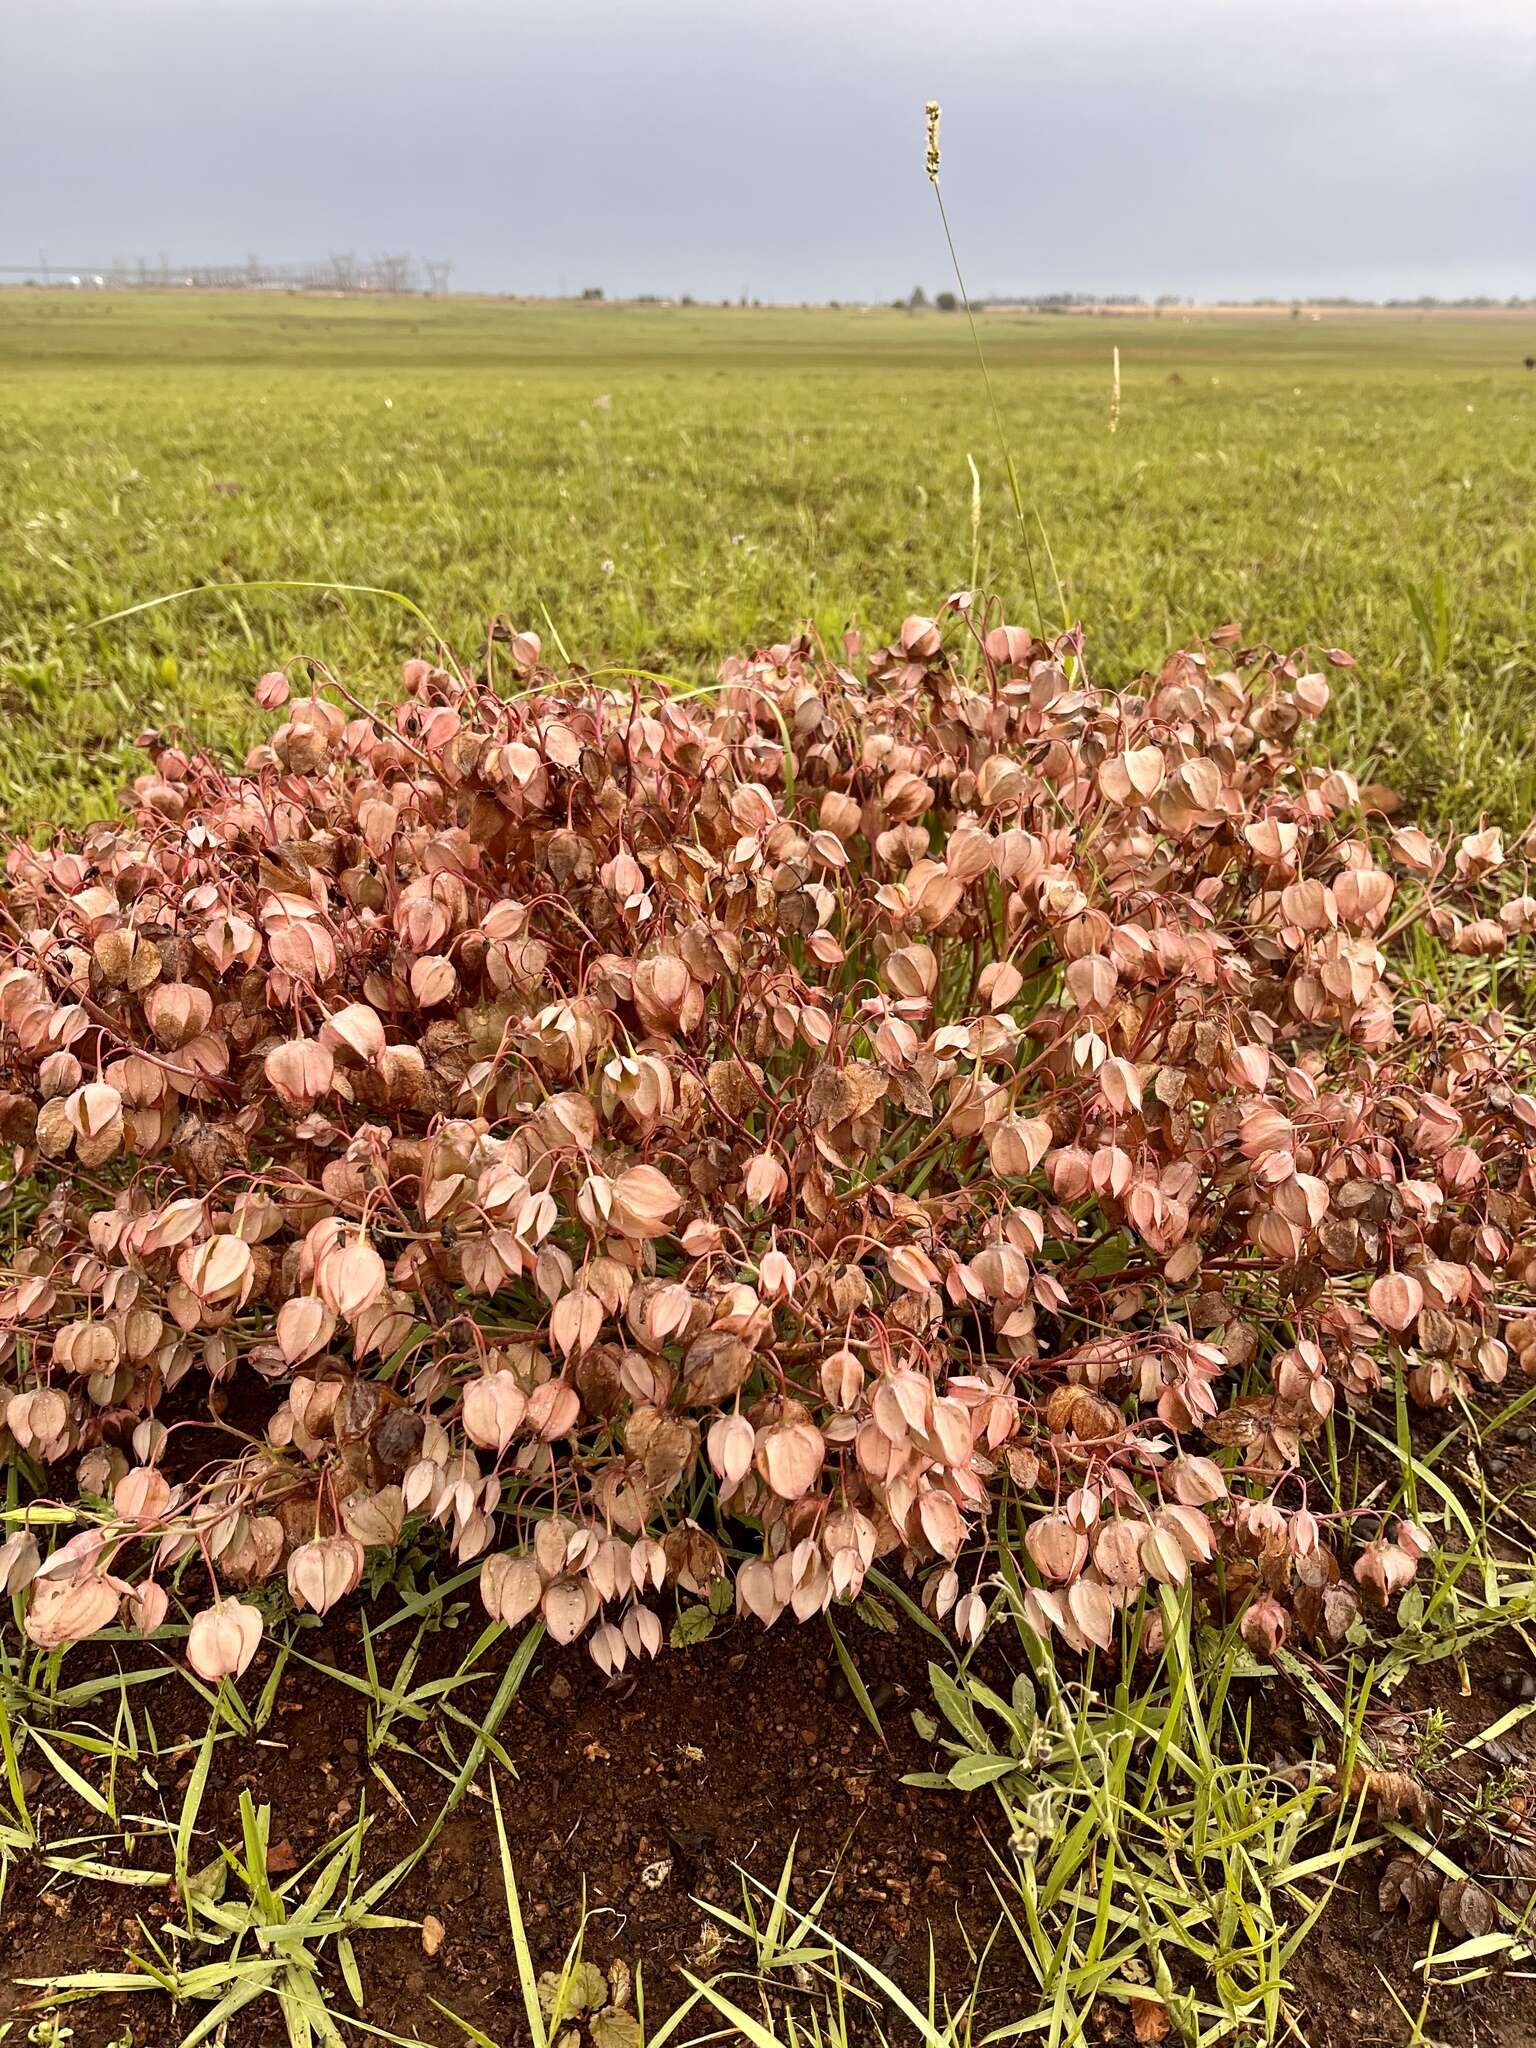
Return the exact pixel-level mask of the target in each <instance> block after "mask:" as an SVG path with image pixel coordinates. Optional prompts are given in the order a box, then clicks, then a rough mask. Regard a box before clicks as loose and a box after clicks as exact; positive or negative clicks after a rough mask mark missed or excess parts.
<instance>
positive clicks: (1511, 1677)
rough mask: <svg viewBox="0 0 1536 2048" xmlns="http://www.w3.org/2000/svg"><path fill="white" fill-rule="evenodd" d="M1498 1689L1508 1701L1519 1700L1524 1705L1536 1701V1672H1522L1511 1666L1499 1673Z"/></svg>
mask: <svg viewBox="0 0 1536 2048" xmlns="http://www.w3.org/2000/svg"><path fill="white" fill-rule="evenodd" d="M1498 1687H1499V1691H1500V1692H1501V1693H1502V1694H1503V1695H1504V1697H1505V1699H1507V1700H1518V1701H1519V1702H1520V1703H1521V1704H1522V1705H1524V1704H1525V1703H1526V1702H1527V1701H1530V1700H1536V1671H1521V1670H1517V1669H1516V1668H1515V1667H1514V1666H1513V1665H1511V1666H1510V1668H1509V1669H1508V1670H1507V1671H1501V1672H1500V1673H1499V1677H1498Z"/></svg>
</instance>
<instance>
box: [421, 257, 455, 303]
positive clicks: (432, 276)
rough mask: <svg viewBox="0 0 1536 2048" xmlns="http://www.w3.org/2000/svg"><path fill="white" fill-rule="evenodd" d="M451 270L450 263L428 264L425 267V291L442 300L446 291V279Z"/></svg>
mask: <svg viewBox="0 0 1536 2048" xmlns="http://www.w3.org/2000/svg"><path fill="white" fill-rule="evenodd" d="M452 270H453V265H452V264H451V263H429V264H428V265H427V290H428V291H429V292H431V294H432V296H433V297H434V298H436V299H440V298H442V296H443V295H444V293H445V292H446V291H447V289H448V279H449V276H450V274H451V273H452Z"/></svg>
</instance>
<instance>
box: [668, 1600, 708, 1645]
mask: <svg viewBox="0 0 1536 2048" xmlns="http://www.w3.org/2000/svg"><path fill="white" fill-rule="evenodd" d="M714 1630H715V1617H714V1616H713V1615H712V1614H711V1613H710V1611H709V1609H708V1608H707V1607H685V1608H684V1609H683V1611H682V1613H681V1614H680V1615H679V1616H678V1617H677V1619H676V1621H674V1622H673V1624H672V1634H671V1636H670V1637H669V1641H670V1642H671V1644H672V1647H673V1649H674V1650H686V1649H687V1648H688V1647H689V1646H690V1645H691V1644H693V1643H702V1642H703V1641H704V1639H705V1637H706V1636H710V1635H713V1634H714Z"/></svg>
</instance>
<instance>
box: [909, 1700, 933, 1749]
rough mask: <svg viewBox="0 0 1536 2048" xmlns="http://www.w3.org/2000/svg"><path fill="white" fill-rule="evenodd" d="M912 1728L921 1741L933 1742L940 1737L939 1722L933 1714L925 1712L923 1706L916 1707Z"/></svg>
mask: <svg viewBox="0 0 1536 2048" xmlns="http://www.w3.org/2000/svg"><path fill="white" fill-rule="evenodd" d="M912 1729H913V1732H914V1734H915V1735H916V1736H917V1739H918V1741H919V1742H933V1741H935V1740H936V1739H937V1737H938V1733H939V1724H938V1722H937V1721H935V1719H934V1718H933V1716H932V1714H925V1713H924V1712H923V1710H922V1708H921V1707H914V1708H913V1709H912Z"/></svg>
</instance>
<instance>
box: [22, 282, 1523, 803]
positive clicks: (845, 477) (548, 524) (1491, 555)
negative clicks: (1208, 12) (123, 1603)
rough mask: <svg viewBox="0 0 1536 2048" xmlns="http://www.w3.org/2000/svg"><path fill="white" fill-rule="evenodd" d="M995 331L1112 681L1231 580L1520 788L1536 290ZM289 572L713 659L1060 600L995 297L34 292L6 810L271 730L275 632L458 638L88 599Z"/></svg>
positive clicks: (1358, 725)
mask: <svg viewBox="0 0 1536 2048" xmlns="http://www.w3.org/2000/svg"><path fill="white" fill-rule="evenodd" d="M980 325H981V330H982V334H983V340H984V346H985V350H986V355H987V360H988V363H989V365H990V368H991V371H992V375H993V380H994V383H995V386H996V390H997V394H998V400H999V404H1000V407H1001V411H1002V415H1003V420H1004V423H1005V428H1006V432H1007V435H1008V439H1009V441H1010V443H1011V445H1012V448H1013V450H1014V453H1015V456H1016V459H1017V463H1018V467H1019V471H1020V475H1021V478H1022V481H1023V485H1024V489H1025V492H1026V495H1027V498H1028V500H1029V502H1030V503H1031V504H1032V506H1033V507H1034V508H1035V509H1036V510H1037V511H1038V515H1039V520H1040V522H1041V528H1043V532H1044V535H1045V536H1046V537H1047V538H1048V542H1049V549H1050V552H1051V554H1052V555H1053V556H1054V563H1055V571H1056V576H1057V577H1059V585H1060V594H1058V588H1057V583H1056V581H1055V580H1054V579H1053V576H1052V573H1051V568H1050V565H1049V563H1048V562H1047V560H1046V549H1045V547H1044V546H1042V545H1041V541H1040V534H1039V531H1038V530H1037V532H1036V534H1035V542H1036V545H1035V555H1036V563H1037V568H1038V570H1039V582H1040V591H1041V599H1042V608H1043V611H1044V614H1045V623H1046V624H1047V625H1048V626H1054V625H1056V624H1057V623H1059V622H1060V619H1061V615H1062V607H1063V604H1064V606H1065V610H1066V612H1067V614H1068V615H1070V616H1071V617H1072V618H1080V619H1081V620H1083V622H1084V623H1085V625H1086V627H1087V629H1088V635H1089V639H1088V648H1089V656H1090V665H1091V667H1092V669H1093V671H1094V673H1095V674H1097V675H1099V676H1103V677H1106V678H1116V677H1120V676H1123V675H1126V674H1129V673H1132V672H1134V671H1135V670H1136V669H1138V668H1140V667H1141V666H1143V665H1144V664H1146V663H1148V662H1152V661H1155V660H1156V659H1157V658H1158V657H1159V656H1160V655H1161V653H1162V652H1163V651H1164V650H1165V649H1166V648H1167V647H1168V646H1169V645H1170V644H1173V643H1176V642H1179V641H1183V640H1186V639H1188V638H1190V637H1191V636H1194V635H1197V634H1199V633H1200V632H1201V631H1202V630H1204V629H1206V628H1208V627H1210V626H1213V625H1216V624H1220V623H1222V622H1225V621H1227V620H1229V619H1230V620H1237V621H1240V622H1241V624H1242V627H1243V630H1244V632H1245V634H1247V635H1248V636H1249V637H1251V638H1253V639H1266V640H1270V641H1272V642H1275V643H1277V644H1283V645H1292V644H1299V643H1301V642H1303V641H1312V642H1321V643H1322V644H1324V645H1341V646H1344V647H1348V648H1350V649H1351V650H1352V651H1353V652H1354V653H1355V654H1356V655H1357V656H1358V657H1359V661H1360V667H1359V670H1358V671H1357V672H1356V673H1355V674H1354V675H1353V676H1352V677H1349V678H1344V679H1340V680H1341V687H1340V690H1339V695H1338V701H1337V703H1336V708H1335V710H1334V711H1333V712H1332V713H1331V714H1330V718H1329V721H1328V724H1327V727H1326V743H1327V745H1328V746H1329V748H1330V750H1331V751H1332V752H1333V754H1334V755H1335V756H1336V757H1338V758H1341V759H1348V760H1349V761H1350V762H1351V764H1352V765H1354V766H1356V767H1357V768H1359V769H1360V770H1361V771H1362V772H1369V773H1371V774H1373V775H1376V776H1377V777H1379V778H1381V779H1385V780H1387V781H1389V782H1393V783H1396V784H1397V785H1398V786H1400V787H1402V788H1404V789H1405V790H1406V791H1407V792H1408V793H1409V794H1410V795H1411V797H1412V798H1413V799H1414V801H1415V802H1416V803H1417V804H1418V805H1419V806H1420V807H1422V808H1425V809H1428V810H1434V811H1440V812H1455V813H1457V814H1460V815H1466V814H1467V813H1469V812H1476V811H1477V810H1479V809H1481V808H1484V807H1486V808H1488V809H1489V810H1490V811H1491V812H1492V813H1494V814H1495V815H1497V816H1499V817H1500V818H1502V819H1503V820H1505V821H1506V822H1512V823H1524V822H1525V820H1526V819H1527V818H1528V816H1529V815H1530V812H1531V810H1532V807H1533V799H1536V733H1533V719H1532V710H1533V707H1536V626H1533V622H1532V619H1531V615H1530V597H1531V591H1532V583H1533V572H1536V524H1533V522H1532V519H1531V502H1532V487H1533V484H1536V375H1531V374H1528V373H1527V372H1526V371H1525V370H1524V368H1523V367H1522V358H1523V357H1524V356H1525V355H1526V354H1528V353H1530V352H1531V351H1532V350H1533V348H1536V320H1533V321H1530V322H1525V323H1522V322H1521V321H1519V320H1515V319H1495V320H1488V319H1477V318H1458V317H1455V316H1449V315H1447V316H1426V317H1423V318H1401V319H1395V320H1390V321H1388V320H1382V319H1376V320H1372V319H1369V318H1358V319H1351V318H1348V317H1345V316H1324V317H1323V318H1321V319H1313V318H1310V317H1306V316H1303V317H1301V318H1299V319H1294V320H1293V319H1288V318H1282V319H1275V320H1264V321H1260V320H1253V319H1243V318H1240V317H1233V318H1223V317H1220V316H1218V317H1213V318H1190V317H1186V316H1183V315H1181V314H1180V313H1178V312H1177V311H1176V310H1175V311H1172V312H1168V313H1165V314H1164V315H1163V316H1162V317H1161V318H1154V317H1152V316H1150V315H1149V316H1147V317H1118V318H1083V317H1053V316H1049V315H1030V314H1025V313H1001V312H1000V313H989V314H985V315H983V316H982V317H981V321H980ZM1115 346H1118V347H1119V350H1120V358H1121V374H1122V387H1123V388H1122V401H1121V411H1120V419H1119V427H1118V431H1117V432H1115V433H1114V434H1111V432H1110V431H1109V404H1110V352H1111V349H1112V348H1113V347H1115ZM972 462H974V464H975V469H976V473H977V477H978V479H979V481H978V482H977V483H975V484H973V478H972V470H971V467H970V464H971V463H972ZM285 578H292V579H305V580H312V581H328V582H335V583H352V584H368V585H375V586H380V587H382V588H385V589H388V590H393V591H396V592H400V593H402V594H404V595H406V596H408V597H410V598H411V599H412V600H413V601H414V602H415V603H416V604H417V605H419V606H420V607H421V608H422V610H423V611H425V612H426V613H427V614H428V615H429V616H430V617H431V619H432V620H433V622H434V623H435V624H436V625H437V626H439V627H440V628H441V630H442V632H443V633H444V634H446V635H447V636H448V637H449V639H450V640H451V641H452V642H453V644H454V645H455V646H456V647H458V648H459V649H460V650H461V651H462V652H465V653H466V654H472V653H474V652H475V650H477V649H479V648H480V647H482V646H483V643H484V637H485V633H486V628H487V624H488V621H489V620H490V619H491V618H492V617H493V616H496V615H499V616H501V617H503V618H506V619H508V620H510V621H511V622H512V623H513V624H514V625H517V626H524V625H532V626H534V627H536V628H537V629H538V630H539V631H540V632H541V633H542V635H543V637H544V640H545V644H546V647H548V648H550V650H551V651H552V652H553V651H554V649H555V646H556V643H557V641H558V643H560V644H563V646H564V647H565V648H566V649H568V650H569V652H570V653H571V655H572V656H574V657H576V658H578V659H581V660H586V661H589V662H593V663H597V662H602V661H618V662H625V663H634V664H636V665H637V666H643V667H645V668H647V669H651V670H656V671H660V672H664V673H670V674H678V675H684V676H687V677H690V678H702V677H707V676H708V675H710V674H711V673H712V672H713V668H714V664H715V663H716V662H717V661H718V659H719V658H720V657H721V656H722V655H723V654H725V653H727V652H730V651H731V650H733V649H735V648H737V647H739V646H743V645H747V644H754V643H755V644H761V643H763V642H765V641H768V640H771V639H775V638H778V637H781V636H783V635H785V634H788V633H789V632H791V631H793V630H794V629H795V628H796V627H797V626H799V625H800V624H802V623H804V622H809V623H811V624H813V625H814V626H815V627H816V628H817V629H818V630H819V631H820V632H821V633H822V634H823V635H825V636H826V637H827V639H828V640H829V641H831V642H833V643H834V644H835V643H836V640H837V638H838V636H840V635H841V634H842V632H843V631H844V630H845V628H847V627H848V626H850V625H854V626H859V627H861V628H864V629H865V630H867V631H871V632H873V633H875V634H876V635H883V634H885V633H888V632H889V631H891V630H892V629H893V627H894V626H895V624H896V622H897V621H899V619H900V618H901V617H902V616H903V614H905V613H906V612H908V611H911V610H914V609H920V610H929V609H932V608H933V607H934V606H936V605H937V604H938V603H939V602H940V601H941V600H942V598H943V597H944V596H945V595H946V594H947V593H948V592H950V591H952V590H954V589H956V588H961V587H966V586H970V585H978V586H981V587H983V588H986V589H989V590H992V591H995V592H997V593H998V594H1000V596H1001V597H1002V598H1003V599H1004V601H1005V602H1006V605H1007V607H1008V612H1009V616H1010V617H1012V618H1015V619H1018V620H1020V621H1026V622H1033V621H1034V619H1035V617H1036V614H1035V610H1034V601H1033V598H1032V596H1031V593H1030V588H1029V583H1028V579H1027V577H1026V575H1025V572H1024V564H1023V554H1022V549H1021V546H1020V540H1019V533H1018V528H1017V526H1016V524H1015V521H1014V516H1013V512H1012V508H1011V504H1010V501H1009V496H1008V491H1007V484H1006V479H1005V473H1004V469H1003V463H1002V458H1001V454H1000V451H999V446H998V440H997V435H996V430H995V427H994V425H993V422H992V418H991V415H990V412H989V410H988V406H987V401H986V392H985V387H984V384H983V381H982V378H981V376H980V373H979V371H978V368H977V364H976V359H975V355H974V352H973V349H972V345H971V341H970V337H969V333H968V329H967V325H966V322H965V319H964V317H963V315H959V314H953V315H947V314H942V313H927V314H921V315H910V314H906V313H901V312H894V311H875V312H862V311H830V310H809V311H803V312H801V311H794V310H756V309H735V308H713V307H711V308H684V307H654V308H646V307H608V306H582V307H575V306H545V305H525V304H518V303H513V302H505V301H474V300H444V301H412V300H395V301H378V302H366V301H345V300H325V299H311V298H297V297H293V298H290V297H280V298H279V297H270V298H269V297H259V296H257V295H254V294H251V295H230V296H214V295H193V294H190V293H189V294H187V295H185V296H172V295H155V294H144V295H135V294H102V295H93V296H89V297H87V296H75V295H64V294H60V293H58V292H53V293H48V294H44V293H27V292H7V293H5V294H3V295H0V714H3V716H4V719H5V721H6V723H5V733H6V741H7V744H6V745H5V747H4V749H3V753H0V814H3V815H4V816H5V817H6V818H7V819H8V820H9V821H10V822H11V823H12V824H20V825H27V826H31V825H33V824H35V823H37V822H38V821H40V820H42V819H44V818H48V817H66V816H71V815H81V814H83V813H84V812H85V811H87V810H92V811H95V810H100V809H102V808H103V807H105V806H106V805H107V804H109V803H110V801H111V799H112V796H113V793H114V791H115V790H116V789H117V788H118V787H119V786H120V785H121V783H122V781H123V779H124V776H125V773H126V772H127V771H128V769H129V767H130V764H131V761H132V758H133V757H132V750H131V742H132V738H133V735H134V734H135V732H136V731H138V730H140V729H141V728H143V727H144V726H146V725H157V726H160V727H162V728H166V727H172V726H179V727H182V728H184V729H185V730H186V731H187V732H188V733H189V734H190V735H191V736H192V737H194V738H196V739H200V740H207V741H213V742H216V743H219V744H231V743H237V742H239V741H240V740H241V739H243V738H244V737H245V736H246V735H247V734H248V732H249V731H250V730H251V727H250V724H249V714H248V711H247V709H246V708H245V707H246V706H247V705H248V701H249V685H250V682H251V680H252V678H253V677H254V676H255V675H256V674H257V673H259V672H260V671H261V670H262V669H264V668H268V667H271V666H273V665H276V664H282V663H285V662H288V661H290V660H292V659H294V658H295V657H296V656H300V655H306V654H307V655H314V656H318V657H321V658H323V659H324V660H326V661H327V662H329V663H332V664H334V665H336V666H337V667H338V669H339V670H340V671H341V672H344V673H345V674H346V675H347V676H348V678H349V679H350V680H351V682H352V684H353V686H354V687H355V688H358V689H360V690H362V691H363V692H365V693H366V692H367V691H368V690H369V689H370V688H371V687H372V685H373V683H374V682H375V681H376V680H378V679H382V677H383V675H384V673H385V670H386V669H387V668H389V667H391V666H392V665H393V664H394V663H395V662H396V661H397V660H398V659H399V658H400V657H401V656H402V655H403V654H406V653H411V652H417V651H420V650H421V648H422V645H423V642H424V641H425V640H426V638H427V634H426V631H425V629H424V628H423V626H422V624H421V622H420V620H419V619H417V618H415V617H413V616H412V615H411V614H410V613H409V612H407V611H405V610H404V609H402V608H401V607H399V606H396V605H392V604H390V603H389V602H388V601H387V600H385V599H382V598H378V597H368V596H362V595H356V594H352V595H338V594H334V593H327V592H320V591H309V592H304V593H271V592H265V593H263V592H255V591H246V592H241V593H235V592H229V593H226V594H222V595H199V596H197V597H194V598H192V599H189V600H187V601H184V602H182V603H179V604H176V605H171V606H166V607H164V608H160V609H157V610H153V611H150V612H147V613H143V614H140V615H139V616H136V617H134V618H132V619H129V620H125V621H120V622H117V623H114V624H111V625H107V626H98V625H94V624H93V622H94V621H96V620H98V619H100V618H101V617H102V616H103V615H105V614H107V613H111V612H115V611H118V610H119V609H121V608H123V607H126V606H131V605H135V604H139V603H142V602H143V601H144V600H146V599H152V598H156V597H159V596H161V595H163V594H165V593H168V592H172V591H177V590H181V589H183V588H186V587H189V586H194V585H220V584H232V583H237V582H256V581H264V580H270V579H285Z"/></svg>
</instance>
